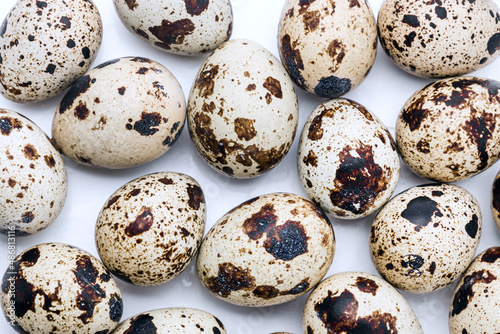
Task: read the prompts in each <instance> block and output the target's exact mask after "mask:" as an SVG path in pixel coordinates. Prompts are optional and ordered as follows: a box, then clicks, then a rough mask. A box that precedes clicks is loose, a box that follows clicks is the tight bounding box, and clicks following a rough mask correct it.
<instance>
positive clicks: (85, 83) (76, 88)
mask: <svg viewBox="0 0 500 334" xmlns="http://www.w3.org/2000/svg"><path fill="white" fill-rule="evenodd" d="M93 83H95V79H91V78H90V75H85V76H83V77H81V78H80V79H78V80H77V81H76V82H75V83H74V84H73V86H71V88H70V89H69V90H68V92H67V93H66V95H64V97H63V99H62V101H61V103H60V104H59V113H60V114H63V113H64V112H65V111H66V110H68V109H69V108H70V107H71V106H72V105H73V102H74V101H75V99H77V98H78V97H79V96H80V95H81V94H83V93H85V92H86V91H87V90H88V89H89V88H90V85H91V84H93Z"/></svg>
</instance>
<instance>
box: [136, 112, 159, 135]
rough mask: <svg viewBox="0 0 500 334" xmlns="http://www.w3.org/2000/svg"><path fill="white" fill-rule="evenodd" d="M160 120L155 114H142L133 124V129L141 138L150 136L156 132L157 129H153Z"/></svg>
mask: <svg viewBox="0 0 500 334" xmlns="http://www.w3.org/2000/svg"><path fill="white" fill-rule="evenodd" d="M161 120H162V117H161V114H159V113H157V112H152V113H147V112H142V114H141V120H140V121H137V122H135V124H134V127H133V129H134V130H135V131H137V132H138V133H139V134H140V135H141V136H152V135H154V134H155V133H156V132H158V129H157V128H155V127H157V126H159V125H160V123H161Z"/></svg>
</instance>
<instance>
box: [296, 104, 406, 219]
mask: <svg viewBox="0 0 500 334" xmlns="http://www.w3.org/2000/svg"><path fill="white" fill-rule="evenodd" d="M297 163H298V171H299V176H300V180H301V182H302V186H303V187H304V189H305V191H306V193H307V195H308V196H309V198H311V199H312V200H313V201H314V202H315V203H317V204H318V205H319V206H321V208H322V209H323V210H325V211H327V212H328V213H331V214H333V215H334V216H336V217H339V218H346V219H354V218H360V217H364V216H367V215H369V214H371V213H373V212H375V211H376V210H378V209H379V208H380V207H381V206H382V205H383V204H384V203H385V202H387V201H388V200H389V198H390V197H391V195H392V193H393V191H394V189H395V188H396V185H397V183H398V180H399V170H400V162H399V155H398V152H397V150H396V145H395V143H394V140H393V139H392V136H391V134H390V133H389V131H388V130H387V128H386V127H385V125H384V124H382V122H381V121H380V120H379V119H378V118H377V117H376V116H375V115H374V114H372V113H371V112H370V111H368V110H367V109H366V108H365V107H363V106H362V105H360V104H358V103H356V102H354V101H351V100H347V99H335V100H330V101H326V102H323V103H322V104H320V105H319V106H318V107H317V108H316V109H315V110H314V111H313V112H312V113H311V114H310V116H309V118H308V119H307V121H306V123H305V125H304V128H303V130H302V135H301V138H300V143H299V152H298V157H297Z"/></svg>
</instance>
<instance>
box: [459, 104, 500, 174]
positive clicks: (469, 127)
mask: <svg viewBox="0 0 500 334" xmlns="http://www.w3.org/2000/svg"><path fill="white" fill-rule="evenodd" d="M495 127H496V118H495V116H494V115H492V114H489V113H481V114H480V115H475V114H473V115H471V118H470V120H468V121H466V122H465V125H463V129H464V130H465V132H466V133H467V134H468V135H469V137H470V138H471V139H472V141H473V142H474V144H475V145H476V147H477V151H478V154H479V165H478V166H477V169H478V170H479V171H482V170H484V169H485V168H486V167H488V165H489V164H488V160H489V158H490V156H489V153H488V141H489V140H491V139H492V138H493V132H494V131H495Z"/></svg>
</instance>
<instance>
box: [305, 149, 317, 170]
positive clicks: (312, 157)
mask: <svg viewBox="0 0 500 334" xmlns="http://www.w3.org/2000/svg"><path fill="white" fill-rule="evenodd" d="M302 161H303V162H304V164H305V165H306V166H311V167H318V156H317V155H316V153H314V151H312V150H311V151H309V152H308V153H307V155H306V156H305V157H304V159H303V160H302Z"/></svg>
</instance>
